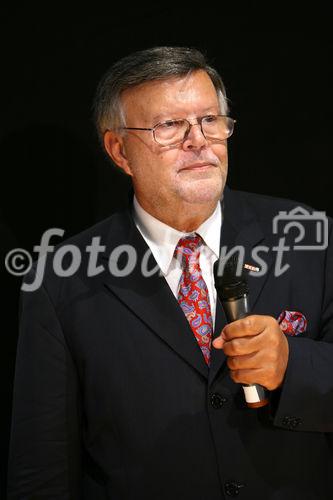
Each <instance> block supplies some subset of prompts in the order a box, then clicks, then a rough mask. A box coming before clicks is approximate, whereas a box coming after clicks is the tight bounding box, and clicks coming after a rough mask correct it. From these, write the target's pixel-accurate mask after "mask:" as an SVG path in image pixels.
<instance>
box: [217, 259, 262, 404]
mask: <svg viewBox="0 0 333 500" xmlns="http://www.w3.org/2000/svg"><path fill="white" fill-rule="evenodd" d="M218 266H219V261H217V262H216V263H215V265H214V277H215V288H216V291H217V295H218V298H219V299H220V301H221V303H222V306H223V310H224V312H225V315H226V317H227V321H228V323H231V322H232V321H236V320H237V319H242V318H245V317H246V316H249V315H250V314H251V312H250V306H249V301H248V293H249V288H248V285H247V282H246V279H245V277H244V275H243V274H241V276H239V275H237V271H236V268H237V267H238V263H237V260H236V256H235V255H233V256H232V257H231V258H230V259H229V260H228V261H227V263H226V265H225V268H224V272H223V274H222V276H221V275H220V274H219V267H218ZM242 386H243V390H244V395H245V401H246V404H247V406H248V407H249V408H259V407H261V406H266V405H267V404H268V402H269V401H268V397H267V391H266V389H265V388H264V387H263V386H261V385H259V384H242Z"/></svg>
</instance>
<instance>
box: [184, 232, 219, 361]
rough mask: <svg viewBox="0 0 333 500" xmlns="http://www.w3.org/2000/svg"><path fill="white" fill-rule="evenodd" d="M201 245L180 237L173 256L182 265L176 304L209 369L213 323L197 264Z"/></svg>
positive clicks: (195, 238) (198, 239)
mask: <svg viewBox="0 0 333 500" xmlns="http://www.w3.org/2000/svg"><path fill="white" fill-rule="evenodd" d="M203 244H204V243H203V241H202V238H201V237H200V236H198V235H195V236H188V237H186V238H181V239H180V240H179V242H178V245H177V247H176V250H175V257H176V258H177V259H181V262H182V266H183V273H182V276H181V278H180V282H179V290H178V302H179V304H180V306H181V308H182V310H183V312H184V314H185V316H186V318H187V320H188V322H189V323H190V325H191V328H192V330H193V333H194V335H195V338H196V339H197V341H198V344H199V346H200V349H201V351H202V354H203V356H204V358H205V361H206V363H207V364H208V366H209V362H210V347H211V339H212V332H213V321H212V314H211V311H210V303H209V296H208V289H207V285H206V283H205V281H204V279H203V277H202V272H201V269H200V265H199V256H200V249H199V247H200V246H201V245H203Z"/></svg>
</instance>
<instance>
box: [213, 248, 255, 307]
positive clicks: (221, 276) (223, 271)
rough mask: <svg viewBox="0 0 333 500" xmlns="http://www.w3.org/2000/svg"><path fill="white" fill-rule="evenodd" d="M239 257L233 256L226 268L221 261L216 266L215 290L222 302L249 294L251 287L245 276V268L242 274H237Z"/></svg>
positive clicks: (226, 263) (227, 262)
mask: <svg viewBox="0 0 333 500" xmlns="http://www.w3.org/2000/svg"><path fill="white" fill-rule="evenodd" d="M237 268H238V255H237V254H235V253H234V254H233V255H231V257H229V259H228V260H227V261H226V262H225V264H224V266H223V264H222V263H221V265H220V260H217V261H216V262H215V264H214V279H215V288H216V291H217V294H218V297H219V299H220V300H221V301H224V300H236V299H238V298H240V297H243V296H244V295H247V294H248V293H249V287H248V284H247V281H246V279H245V276H244V271H243V268H241V273H239V272H237Z"/></svg>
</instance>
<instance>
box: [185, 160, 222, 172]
mask: <svg viewBox="0 0 333 500" xmlns="http://www.w3.org/2000/svg"><path fill="white" fill-rule="evenodd" d="M214 166H215V165H214V164H213V163H209V162H202V163H192V164H191V165H187V166H186V167H182V168H181V169H180V172H182V171H183V170H207V169H209V168H211V167H214Z"/></svg>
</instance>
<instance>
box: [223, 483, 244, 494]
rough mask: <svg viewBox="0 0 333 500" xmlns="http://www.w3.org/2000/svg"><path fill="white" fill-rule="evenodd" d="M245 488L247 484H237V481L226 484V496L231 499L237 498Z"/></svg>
mask: <svg viewBox="0 0 333 500" xmlns="http://www.w3.org/2000/svg"><path fill="white" fill-rule="evenodd" d="M243 486H245V484H242V483H237V482H236V481H227V482H225V483H224V491H225V494H226V495H228V496H229V497H236V496H237V495H238V494H239V490H240V489H241V488H243Z"/></svg>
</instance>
